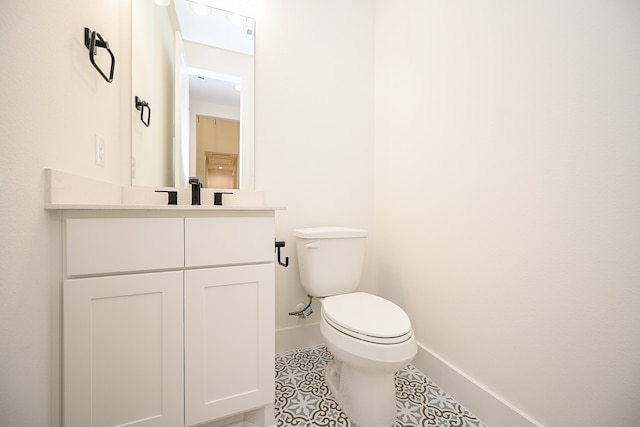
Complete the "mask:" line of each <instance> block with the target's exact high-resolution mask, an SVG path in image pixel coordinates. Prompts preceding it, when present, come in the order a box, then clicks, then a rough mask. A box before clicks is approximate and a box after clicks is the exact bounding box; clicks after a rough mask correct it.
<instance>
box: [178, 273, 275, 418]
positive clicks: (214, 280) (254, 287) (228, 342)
mask: <svg viewBox="0 0 640 427" xmlns="http://www.w3.org/2000/svg"><path fill="white" fill-rule="evenodd" d="M184 299H185V301H184V304H185V305H184V311H185V312H184V314H185V320H184V321H185V424H186V425H187V426H190V425H194V424H198V423H202V422H205V421H208V420H212V419H218V418H222V417H225V416H228V415H233V414H236V413H240V412H246V411H247V410H251V409H254V408H258V407H260V406H264V405H267V404H271V403H273V393H274V375H273V372H274V369H275V368H274V351H275V348H274V333H275V328H274V316H275V313H274V266H273V263H269V264H257V265H246V266H236V267H221V268H209V269H199V270H188V271H185V288H184Z"/></svg>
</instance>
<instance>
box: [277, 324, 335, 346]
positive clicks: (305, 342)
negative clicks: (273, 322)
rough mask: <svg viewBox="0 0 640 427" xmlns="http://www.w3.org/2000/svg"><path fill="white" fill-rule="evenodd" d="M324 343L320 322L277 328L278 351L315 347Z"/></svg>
mask: <svg viewBox="0 0 640 427" xmlns="http://www.w3.org/2000/svg"><path fill="white" fill-rule="evenodd" d="M323 343H324V341H323V339H322V335H320V324H319V323H311V324H308V325H302V326H294V327H291V328H282V329H277V330H276V353H284V352H285V351H291V350H297V349H299V348H307V347H313V346H316V345H320V344H323Z"/></svg>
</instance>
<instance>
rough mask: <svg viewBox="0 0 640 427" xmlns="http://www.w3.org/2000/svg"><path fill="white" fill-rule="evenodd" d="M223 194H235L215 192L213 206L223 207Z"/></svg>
mask: <svg viewBox="0 0 640 427" xmlns="http://www.w3.org/2000/svg"><path fill="white" fill-rule="evenodd" d="M223 194H233V193H225V192H215V193H213V204H214V205H216V206H222V195H223Z"/></svg>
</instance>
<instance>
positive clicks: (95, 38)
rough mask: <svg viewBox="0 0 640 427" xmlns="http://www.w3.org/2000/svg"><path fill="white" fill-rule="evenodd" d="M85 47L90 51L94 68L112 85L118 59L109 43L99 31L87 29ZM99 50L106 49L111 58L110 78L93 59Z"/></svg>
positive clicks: (90, 58) (85, 30)
mask: <svg viewBox="0 0 640 427" xmlns="http://www.w3.org/2000/svg"><path fill="white" fill-rule="evenodd" d="M84 45H85V46H86V47H87V49H89V61H91V64H93V67H94V68H95V69H96V70H98V72H99V73H100V75H101V76H102V77H103V78H104V79H105V80H106V81H107V83H111V82H112V81H113V73H114V71H115V68H116V57H115V56H113V52H111V49H109V42H106V41H105V40H104V39H103V38H102V36H101V35H100V33H98V32H97V31H91V30H90V29H88V28H86V27H85V29H84ZM97 48H103V49H106V50H107V52H108V53H109V55H110V56H111V70H110V71H109V77H107V75H106V74H105V73H104V72H103V71H102V69H101V68H100V66H98V64H96V61H95V59H94V58H93V57H94V56H95V55H96V54H97V53H98V52H97Z"/></svg>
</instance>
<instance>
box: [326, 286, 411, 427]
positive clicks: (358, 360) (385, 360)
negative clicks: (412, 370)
mask: <svg viewBox="0 0 640 427" xmlns="http://www.w3.org/2000/svg"><path fill="white" fill-rule="evenodd" d="M385 320H388V321H385ZM320 332H321V334H322V337H323V339H324V340H325V343H326V345H327V348H328V349H329V351H330V352H331V354H332V355H333V356H334V360H333V362H331V363H330V364H329V365H328V366H327V368H326V370H325V379H326V381H327V386H328V388H329V390H331V392H332V393H333V394H334V395H335V396H336V400H337V402H338V403H339V404H340V406H341V408H342V409H343V411H344V412H345V413H346V414H347V416H348V417H349V418H350V419H351V420H353V421H354V422H355V423H356V424H358V425H360V426H369V427H389V426H392V425H394V423H395V419H396V398H395V376H394V374H395V372H397V371H399V370H400V369H402V368H403V367H404V366H406V365H407V364H408V363H409V362H411V360H412V359H413V357H414V356H415V354H416V351H417V345H416V341H415V337H414V335H413V331H412V330H411V324H410V322H409V318H408V317H407V315H406V314H405V313H404V311H402V309H400V307H398V306H397V305H395V304H393V303H391V302H390V301H387V300H385V299H383V298H380V297H377V296H375V295H371V294H366V293H362V292H360V293H354V294H344V295H337V296H332V297H327V298H324V301H323V303H322V310H321V320H320Z"/></svg>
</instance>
